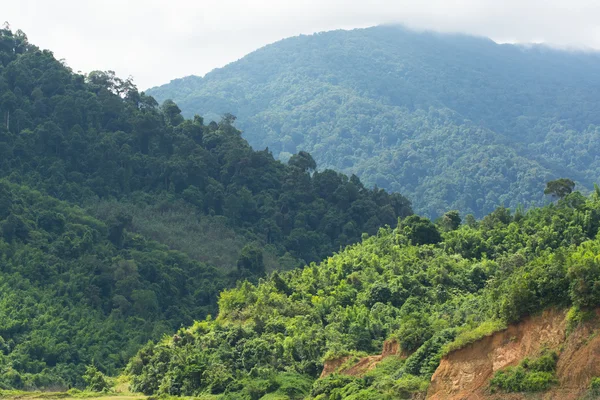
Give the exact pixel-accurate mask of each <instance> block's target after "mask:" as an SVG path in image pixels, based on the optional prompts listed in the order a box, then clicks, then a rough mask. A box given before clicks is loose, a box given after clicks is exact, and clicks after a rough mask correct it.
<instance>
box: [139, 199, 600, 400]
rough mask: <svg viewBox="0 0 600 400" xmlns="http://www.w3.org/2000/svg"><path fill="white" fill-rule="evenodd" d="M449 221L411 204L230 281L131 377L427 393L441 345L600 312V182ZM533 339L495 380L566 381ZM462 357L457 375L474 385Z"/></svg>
mask: <svg viewBox="0 0 600 400" xmlns="http://www.w3.org/2000/svg"><path fill="white" fill-rule="evenodd" d="M444 221H445V222H444V223H443V224H441V225H434V224H432V223H431V222H429V221H428V220H427V219H424V218H421V217H418V216H411V217H408V218H406V219H404V220H403V221H402V223H401V224H400V226H399V227H398V228H395V229H392V228H382V229H381V230H380V231H379V232H378V233H377V234H376V235H375V236H372V237H369V238H366V239H365V240H363V242H362V243H360V244H356V245H353V246H350V247H348V248H346V249H345V250H343V251H341V252H339V253H337V254H335V255H334V256H332V257H329V258H328V259H326V260H324V261H323V262H322V263H320V264H318V265H317V264H313V265H311V266H308V267H305V268H304V269H301V270H294V271H290V272H286V273H274V274H272V275H271V276H270V277H269V279H266V280H263V281H261V282H260V283H259V284H258V285H253V284H251V283H248V282H244V283H239V284H238V286H237V288H235V289H231V290H225V291H223V292H222V293H221V295H220V298H219V314H218V316H217V318H210V319H206V320H204V321H200V322H196V323H194V325H192V326H191V327H189V328H186V329H182V330H180V331H179V332H178V333H177V334H175V335H173V336H172V337H166V338H164V339H163V340H162V341H160V342H159V343H158V344H156V345H148V346H146V347H145V348H144V349H142V350H141V351H140V352H139V353H138V355H137V356H135V357H134V358H133V359H132V360H131V361H130V364H129V366H128V370H127V372H128V373H129V374H130V375H131V379H132V388H133V389H134V390H139V391H142V392H144V393H145V394H155V395H156V394H165V395H167V394H168V395H185V396H200V397H201V398H206V399H264V400H267V399H282V400H283V399H304V398H306V399H319V400H327V399H329V400H333V399H352V400H357V399H398V398H412V396H418V395H424V394H425V393H426V391H427V389H428V385H429V383H430V379H431V377H432V375H433V374H434V372H435V371H436V369H437V368H438V366H439V364H440V360H441V359H442V357H443V356H444V355H447V354H449V353H452V352H453V351H455V350H457V349H461V348H463V347H465V346H466V345H468V344H469V343H473V342H476V341H477V340H479V339H481V338H484V337H486V336H488V335H491V334H493V333H494V332H496V331H501V330H503V329H504V328H506V327H507V325H508V324H512V323H516V322H518V321H521V320H522V319H523V318H525V317H527V316H531V315H536V314H538V313H540V312H541V311H543V310H546V309H548V308H552V307H558V308H561V309H565V308H568V307H571V309H570V311H569V314H568V317H567V320H566V322H564V324H566V325H561V324H563V322H562V319H564V315H565V314H564V313H563V314H560V315H562V317H561V318H562V319H560V321H559V323H557V324H554V323H553V322H552V321H553V320H552V319H549V320H548V321H550V322H547V323H543V325H542V327H543V329H546V330H550V331H553V330H560V329H567V328H565V327H567V326H568V329H570V330H571V331H572V330H573V329H575V328H577V327H578V326H579V324H580V323H582V322H584V321H590V319H594V318H597V317H594V314H593V313H591V314H590V313H589V312H588V311H589V310H593V309H594V308H595V307H597V306H598V305H600V292H599V291H598V288H599V287H600V264H599V261H598V260H599V259H598V254H599V252H600V241H599V240H598V238H597V234H598V229H599V227H600V192H599V191H596V192H594V193H593V194H592V195H591V197H590V198H585V197H584V196H582V195H581V194H580V193H579V192H575V193H572V194H570V195H568V196H567V197H565V198H564V199H562V200H560V201H559V202H558V204H551V205H548V206H546V207H543V208H534V209H532V210H530V211H528V212H526V213H522V212H515V213H511V212H510V211H509V210H507V209H505V208H502V207H500V208H498V209H496V210H495V211H494V212H492V213H491V214H489V215H488V216H486V217H485V218H483V219H482V220H481V221H480V222H475V221H473V220H469V221H466V222H465V223H464V224H461V221H460V219H459V218H456V215H455V214H449V215H446V218H444ZM555 319H556V318H555ZM556 320H557V321H558V319H556ZM561 326H562V328H561ZM511 329H512V330H509V331H508V332H509V333H510V332H513V333H512V334H510V335H511V337H512V336H514V340H515V341H517V340H521V333H518V334H517V333H515V332H517V331H518V329H517V330H515V328H511ZM540 329H542V328H540ZM518 332H520V331H518ZM594 332H595V333H594ZM563 333H564V331H563ZM594 334H597V328H594V331H593V332H588V335H591V336H590V337H593V335H594ZM534 336H535V334H534ZM538 338H539V339H540V341H541V340H542V337H541V336H539V337H538ZM511 340H513V339H511ZM530 341H531V340H530ZM558 341H559V339H556V340H555V341H554V342H552V343H550V344H556V343H557V342H558ZM524 346H526V345H524ZM525 348H526V349H529V350H528V351H529V353H527V352H525V351H522V352H521V353H516V354H517V355H518V354H520V357H517V356H515V358H514V359H511V360H508V361H507V363H510V362H512V363H513V364H508V365H514V362H515V360H517V361H519V362H522V363H525V364H523V365H521V366H520V367H519V368H521V370H519V371H521V372H518V374H517V375H510V374H512V372H511V371H512V370H506V369H502V374H504V375H502V374H500V375H496V376H495V378H494V379H495V382H496V385H497V386H495V387H493V388H490V387H489V385H488V386H486V390H488V392H489V391H490V390H492V389H493V390H496V393H504V395H507V393H509V392H511V391H515V390H516V391H540V390H542V391H543V390H546V389H548V388H550V387H553V385H555V384H556V383H555V381H556V379H557V378H556V358H555V355H554V354H553V353H549V352H545V350H544V349H543V348H541V347H540V348H539V349H538V350H540V352H538V351H535V347H532V346H529V347H525ZM382 349H383V354H382V355H381V352H382ZM553 349H554V348H549V349H547V350H548V351H550V350H553ZM541 350H544V351H541ZM490 351H495V348H494V349H490ZM494 354H495V353H494ZM369 355H371V356H369ZM366 356H369V357H368V358H365V357H366ZM480 356H481V355H480ZM523 356H529V357H531V358H530V361H524V359H521V357H523ZM482 357H483V356H482ZM484 358H485V357H484ZM538 358H539V360H538ZM592 359H593V358H592ZM486 360H487V359H486ZM536 360H537V361H536ZM527 363H528V364H527ZM324 364H327V365H328V367H327V372H326V373H322V371H323V368H324ZM369 364H370V365H369ZM445 365H447V363H446V364H445ZM504 365H505V366H506V365H507V364H504ZM460 368H462V367H455V368H454V369H452V370H450V371H447V374H454V375H452V376H455V377H459V378H461V379H464V382H466V383H468V382H469V379H470V378H469V376H463V375H462V373H461V371H462V370H461V369H460ZM536 368H537V369H536ZM336 371H337V372H339V373H335V372H336ZM344 371H353V372H347V373H344ZM332 372H334V373H332ZM542 372H543V373H542ZM507 374H508V375H507ZM319 376H321V378H320V379H319ZM505 377H511V378H510V379H508V378H506V379H504V378H505ZM560 378H561V379H562V378H563V375H560ZM457 379H458V378H457ZM586 379H587V380H588V381H589V380H590V379H591V376H588V377H587V378H586ZM466 383H465V384H466ZM486 385H487V384H486ZM515 388H516V389H515ZM584 389H586V390H587V387H584ZM436 390H441V389H439V385H438V389H436ZM417 398H420V397H417Z"/></svg>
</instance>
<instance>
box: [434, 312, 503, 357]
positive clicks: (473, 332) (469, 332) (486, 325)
mask: <svg viewBox="0 0 600 400" xmlns="http://www.w3.org/2000/svg"><path fill="white" fill-rule="evenodd" d="M504 329H506V324H505V323H504V322H502V321H498V320H491V321H485V322H483V323H482V324H480V325H479V326H478V327H476V328H475V329H465V330H464V331H462V332H461V333H459V334H458V336H457V337H456V339H454V340H453V341H452V342H450V343H448V344H447V345H445V346H444V347H443V348H442V356H445V355H447V354H448V353H450V352H453V351H455V350H458V349H462V348H463V347H465V346H467V345H468V344H471V343H474V342H476V341H478V340H480V339H483V338H484V337H487V336H490V335H492V334H494V333H496V332H499V331H501V330H504Z"/></svg>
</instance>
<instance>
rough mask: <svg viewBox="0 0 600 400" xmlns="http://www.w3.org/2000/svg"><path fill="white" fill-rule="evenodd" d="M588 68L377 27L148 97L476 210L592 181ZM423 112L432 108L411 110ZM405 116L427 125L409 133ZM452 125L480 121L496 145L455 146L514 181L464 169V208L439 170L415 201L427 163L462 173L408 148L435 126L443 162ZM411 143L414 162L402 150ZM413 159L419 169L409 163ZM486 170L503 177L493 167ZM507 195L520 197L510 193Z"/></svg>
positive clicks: (299, 41)
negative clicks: (565, 181)
mask: <svg viewBox="0 0 600 400" xmlns="http://www.w3.org/2000/svg"><path fill="white" fill-rule="evenodd" d="M595 67H600V53H597V52H582V51H571V52H569V51H564V50H557V49H552V48H547V47H543V46H532V47H530V48H525V47H523V46H515V45H509V44H497V43H495V42H493V41H492V40H490V39H482V38H479V37H470V36H465V35H447V34H441V33H432V32H426V33H416V32H414V31H411V30H409V29H406V28H402V27H400V28H399V27H395V26H380V27H374V28H365V29H357V30H352V31H332V32H325V33H319V34H314V35H305V36H299V37H293V38H289V39H284V40H282V41H279V42H276V43H274V44H271V45H268V46H265V47H263V48H261V49H258V50H256V51H254V52H252V53H250V54H249V55H247V56H246V57H244V58H242V59H240V60H238V61H236V62H233V63H230V64H228V65H227V66H225V67H223V68H220V69H216V70H214V71H212V72H210V73H208V74H206V75H205V76H204V77H203V78H198V77H187V78H184V79H182V80H176V81H172V82H171V83H170V84H167V85H163V86H162V87H157V88H153V89H150V90H149V93H151V94H153V95H154V96H156V97H157V98H159V99H166V98H173V99H174V100H175V101H177V103H178V104H179V105H180V107H181V108H182V110H183V113H184V114H188V115H189V114H192V113H200V114H202V115H204V116H205V117H206V118H208V119H210V118H216V117H217V116H218V115H220V114H222V113H225V112H231V113H233V114H236V115H238V116H239V117H240V123H239V124H238V125H239V128H240V129H241V130H242V131H243V132H244V136H245V137H246V138H247V139H248V141H249V142H250V144H251V145H252V146H253V147H255V148H265V147H268V148H269V149H270V150H271V151H273V153H274V156H275V157H276V158H282V159H284V160H285V159H286V158H287V157H289V154H291V153H294V152H296V151H298V150H305V151H308V152H309V153H311V154H312V155H313V157H314V158H315V159H316V160H317V162H318V163H319V165H322V166H324V167H329V168H334V169H337V170H340V171H343V172H345V173H355V174H357V175H358V176H359V177H361V178H362V179H363V180H364V181H365V182H366V183H367V184H368V185H370V186H373V185H377V186H379V187H383V188H387V189H390V190H394V191H401V192H402V193H405V195H407V196H408V197H409V198H412V199H413V201H414V203H415V204H416V210H417V211H418V212H421V213H425V214H426V215H428V216H431V217H436V216H439V215H441V214H443V213H444V212H445V211H447V210H449V209H459V210H460V211H461V212H463V213H465V214H466V213H474V214H475V215H476V216H479V217H481V216H483V215H485V214H487V213H489V212H491V211H493V209H494V208H495V206H496V205H497V204H502V203H504V204H505V205H506V206H509V207H511V208H515V207H517V206H518V205H523V206H525V207H531V206H533V205H540V204H544V199H543V198H542V197H539V196H537V195H535V194H536V193H540V191H541V190H543V183H544V182H545V181H547V180H550V179H552V178H557V177H560V176H571V177H574V178H575V179H576V180H577V181H578V182H579V183H580V185H581V186H580V187H581V189H582V190H591V189H592V186H593V185H592V184H593V180H594V179H595V177H596V176H598V172H599V171H600V169H598V165H599V160H598V157H597V156H596V155H595V154H594V153H593V152H592V151H591V150H590V148H592V147H591V146H593V145H592V144H590V143H589V142H590V141H593V143H595V140H596V139H595V137H596V132H597V131H598V123H599V122H600V103H599V102H598V101H597V99H596V98H595V97H594V94H593V93H594V92H595V91H596V90H597V89H598V88H600V79H599V78H598V77H597V74H595V73H593V71H595ZM431 109H434V110H436V111H439V112H440V113H441V114H442V115H444V117H442V118H441V119H440V118H439V117H437V118H436V117H433V118H429V116H427V115H423V113H428V112H429V111H430V110H431ZM415 124H416V126H419V125H423V126H426V127H427V128H426V130H425V131H422V132H419V130H418V128H417V127H415ZM463 125H466V126H472V127H475V128H477V129H484V130H488V131H489V132H490V134H491V135H493V136H494V137H495V139H494V142H495V144H497V145H499V146H505V147H507V150H509V151H510V154H507V155H499V154H497V153H496V152H495V151H490V150H489V149H488V150H486V149H482V148H480V147H479V143H477V142H476V141H471V143H469V144H468V148H466V149H465V150H466V151H468V152H470V153H471V154H474V155H476V156H474V158H478V159H481V158H486V157H495V158H498V159H501V160H503V162H506V163H509V164H511V166H510V168H511V169H512V171H511V172H510V173H511V174H512V175H513V176H514V177H515V178H511V179H510V182H505V183H503V184H502V187H501V188H498V187H494V184H493V183H491V182H486V179H485V177H483V176H481V177H475V182H474V183H473V184H472V185H470V186H469V190H468V192H469V193H471V195H472V196H474V197H476V199H477V200H479V201H480V203H481V204H479V205H465V203H468V202H469V201H468V200H467V199H465V198H464V197H463V196H462V195H460V194H459V193H460V191H463V192H466V190H464V189H461V186H464V185H465V183H464V182H463V183H461V181H460V179H457V178H453V177H452V176H447V177H446V179H445V181H446V182H448V183H450V184H452V185H451V186H453V187H452V188H450V189H448V190H449V191H452V192H455V194H454V195H428V196H427V197H425V198H423V197H422V196H423V193H427V192H434V191H435V190H436V187H435V185H434V184H432V183H430V180H431V179H432V178H433V177H435V176H436V175H437V174H438V173H439V172H437V170H436V168H435V167H443V168H442V169H443V170H446V169H448V168H449V169H450V170H451V171H452V173H453V174H458V175H457V176H460V175H464V169H465V168H466V166H465V165H463V164H462V163H460V162H459V163H458V164H455V165H450V166H449V167H447V166H443V164H441V165H435V164H436V163H435V162H434V163H433V164H432V165H431V167H428V168H420V169H419V167H420V166H421V165H423V164H425V165H426V164H427V162H426V161H427V159H428V158H430V157H431V155H430V154H427V152H426V151H423V150H422V149H424V148H431V147H432V146H431V144H430V142H431V139H429V138H428V135H429V134H430V133H431V132H435V131H436V130H437V131H438V132H439V133H440V135H441V136H440V135H437V137H435V140H436V142H437V149H436V150H434V151H433V154H434V156H436V155H435V154H442V156H443V158H444V159H445V158H448V159H452V158H453V157H454V150H452V149H451V147H452V144H451V143H449V142H448V141H447V140H445V138H444V137H445V136H449V135H450V132H451V131H452V130H456V129H459V130H460V129H461V126H463ZM463 131H464V132H463V134H461V136H462V137H464V136H467V138H466V140H469V138H468V136H469V135H470V134H468V133H467V132H468V130H464V129H463ZM258 132H260V134H259V133H258ZM434 136H435V135H434ZM575 136H578V138H576V137H575ZM407 140H416V141H417V143H418V146H417V149H416V150H415V149H413V150H411V149H410V148H407V143H405V142H406V141H407ZM557 140H558V141H557ZM560 141H565V142H566V143H568V144H569V146H568V147H567V148H564V147H563V146H561V145H560V144H559V142H560ZM431 150H433V149H430V151H431ZM415 151H416V153H417V154H418V156H419V160H418V161H412V160H411V159H410V158H411V154H413V153H414V152H415ZM386 152H392V153H393V154H394V156H395V158H396V159H397V160H399V161H400V162H402V164H405V162H407V164H406V168H404V167H403V166H399V165H398V161H396V162H391V161H390V160H386V159H385V156H384V154H385V153H386ZM440 152H441V153H440ZM570 152H571V153H573V154H577V157H583V158H584V159H585V160H583V159H574V157H573V156H570V155H569V154H570ZM519 157H521V158H522V159H521V158H519ZM523 159H524V160H523ZM525 160H526V161H527V162H525ZM429 161H431V160H429ZM415 167H416V168H417V169H419V171H417V172H415V171H409V169H410V168H415ZM437 169H440V168H437ZM492 172H493V174H495V175H498V174H500V175H502V174H506V171H503V170H502V168H501V167H498V166H496V167H494V168H493V171H492ZM451 175H452V174H451ZM517 176H519V177H521V178H519V179H520V180H518V179H517V178H516V177H517ZM525 176H535V177H537V179H535V182H531V181H530V180H529V181H528V180H527V179H525V178H524V177H525ZM510 185H513V186H514V187H510ZM506 193H510V195H509V196H510V197H512V198H513V200H512V201H510V202H508V203H507V202H505V201H503V199H502V196H503V195H504V194H506ZM519 193H527V195H526V196H521V198H519V199H518V200H517V197H518V195H519ZM488 197H489V198H488ZM523 197H524V198H523Z"/></svg>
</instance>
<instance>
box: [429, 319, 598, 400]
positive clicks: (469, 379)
mask: <svg viewBox="0 0 600 400" xmlns="http://www.w3.org/2000/svg"><path fill="white" fill-rule="evenodd" d="M565 315H566V312H565V311H564V310H563V311H558V310H547V311H545V312H544V313H543V314H541V315H538V316H534V317H529V318H526V319H525V320H523V321H521V322H520V323H518V324H515V325H511V326H510V327H508V328H507V329H506V330H504V331H501V332H496V333H495V334H493V335H491V336H488V337H486V338H483V339H481V340H479V341H477V342H475V343H472V344H470V345H468V346H466V347H464V348H462V349H459V350H456V351H454V352H452V353H450V354H449V355H447V356H446V357H444V358H443V359H442V361H441V363H440V365H439V367H438V368H437V370H436V371H435V373H434V375H433V377H432V378H431V385H430V386H429V390H428V392H427V399H430V400H482V399H485V400H492V399H493V400H500V399H507V400H512V399H514V400H517V399H519V400H520V399H544V400H551V399H556V400H559V399H560V400H576V399H579V398H581V396H583V395H584V394H585V393H586V392H587V389H588V387H589V383H590V380H591V378H592V377H594V376H600V337H598V336H596V335H595V334H596V333H597V332H598V329H597V327H594V326H593V325H595V324H591V323H589V324H585V325H583V326H580V327H579V328H577V329H576V330H575V331H574V332H572V333H571V334H570V335H569V336H568V337H567V335H566V325H567V324H566V321H565ZM543 348H549V349H551V350H554V351H556V352H557V353H559V359H558V363H557V376H558V379H559V385H557V386H556V387H555V388H553V389H551V390H550V391H548V392H545V393H539V394H528V395H524V394H519V393H516V394H495V395H492V394H490V393H489V391H488V385H489V380H490V378H491V377H492V376H493V375H494V373H495V372H496V371H498V370H499V369H502V368H504V367H507V366H511V365H516V364H518V363H519V361H521V360H522V359H523V358H525V357H536V356H537V355H538V354H539V353H540V351H541V350H542V349H543Z"/></svg>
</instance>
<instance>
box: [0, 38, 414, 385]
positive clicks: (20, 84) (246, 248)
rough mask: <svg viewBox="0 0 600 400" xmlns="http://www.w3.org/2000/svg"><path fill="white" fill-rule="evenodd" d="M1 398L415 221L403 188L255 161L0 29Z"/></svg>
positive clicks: (231, 132) (103, 77) (75, 374)
mask: <svg viewBox="0 0 600 400" xmlns="http://www.w3.org/2000/svg"><path fill="white" fill-rule="evenodd" d="M0 119H1V120H0V122H1V123H0V227H1V231H0V285H1V287H2V290H0V320H1V321H2V323H1V324H0V325H1V326H0V389H4V388H18V389H21V388H27V389H35V388H47V387H55V388H64V387H67V386H70V385H77V386H81V385H82V379H81V375H82V373H83V371H84V370H85V366H86V365H87V364H91V363H92V362H93V363H95V364H96V365H97V366H98V368H100V370H101V371H103V372H106V373H109V374H116V373H117V372H118V371H119V369H120V368H123V367H124V366H125V363H126V361H127V360H128V359H129V357H130V356H131V355H132V354H134V353H135V352H136V351H137V350H138V349H139V346H140V345H141V344H143V343H145V342H146V341H148V340H149V339H153V340H156V339H158V338H160V337H161V335H163V334H164V333H171V332H173V331H175V330H176V329H178V328H179V327H181V326H182V324H183V325H188V324H191V323H192V321H193V320H194V319H201V318H204V317H205V316H206V315H207V314H214V313H215V312H216V300H217V294H218V292H219V291H220V290H221V289H223V288H227V287H232V286H235V282H236V281H237V280H239V279H248V280H249V281H252V282H256V281H258V280H259V279H260V278H261V277H263V276H264V275H265V274H266V272H271V271H273V270H275V269H277V270H289V269H294V268H296V267H298V266H301V265H304V264H307V263H310V262H313V261H318V260H321V259H323V258H324V257H326V256H328V255H331V254H332V253H333V252H334V251H336V250H338V249H339V248H340V247H342V246H346V245H348V244H352V243H355V242H357V241H359V240H360V238H361V237H362V235H363V233H364V232H370V233H375V232H377V230H378V228H379V227H380V226H382V225H386V224H388V225H390V226H396V225H397V223H398V218H400V217H406V216H408V215H411V214H412V210H411V207H410V203H409V202H408V200H407V199H406V198H404V197H403V196H402V195H400V194H398V193H394V194H390V193H388V192H386V191H384V190H380V189H377V190H371V189H367V188H365V187H364V185H363V184H362V183H361V181H360V180H359V179H358V178H357V177H356V176H351V177H348V176H345V175H342V174H339V173H337V172H334V171H331V170H322V171H319V172H314V170H315V168H316V164H315V162H314V160H313V159H312V157H311V156H310V155H309V154H307V153H304V152H299V153H298V154H295V155H294V156H293V157H291V158H290V160H289V161H288V163H286V164H284V163H281V162H279V161H276V160H275V159H274V158H273V156H272V154H271V153H270V152H269V151H253V150H252V149H251V148H250V146H249V145H248V143H247V142H246V141H245V140H244V139H243V138H242V137H241V134H240V132H239V131H238V130H236V129H235V128H234V127H233V125H232V124H233V121H234V118H233V117H232V116H225V118H223V119H221V120H220V122H218V123H217V122H214V121H211V122H210V123H205V122H204V120H203V118H201V117H199V116H195V117H194V118H193V119H188V120H186V119H184V118H183V117H182V116H181V114H180V110H179V108H178V107H177V105H176V104H175V103H173V102H164V103H163V104H162V105H160V106H159V105H158V103H157V102H156V101H155V100H154V99H153V98H152V97H150V96H147V95H146V94H144V93H143V92H142V93H140V92H139V91H138V90H137V88H136V87H135V85H134V84H133V82H132V81H131V80H122V79H120V78H118V77H116V76H115V75H114V73H112V72H110V71H109V72H100V71H95V72H92V73H90V74H88V75H85V76H84V75H80V74H76V73H73V71H72V70H71V69H70V68H69V67H68V66H66V65H65V63H64V62H62V61H58V60H56V59H55V58H54V56H53V54H52V52H50V51H48V50H40V49H38V48H37V47H36V46H34V45H32V44H30V43H29V42H28V40H27V37H26V35H25V34H24V33H23V32H21V31H17V32H14V33H13V32H12V31H10V30H8V29H0Z"/></svg>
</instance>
